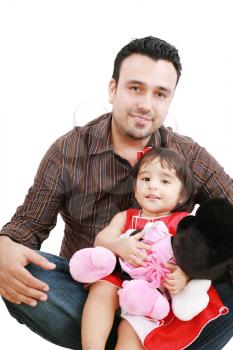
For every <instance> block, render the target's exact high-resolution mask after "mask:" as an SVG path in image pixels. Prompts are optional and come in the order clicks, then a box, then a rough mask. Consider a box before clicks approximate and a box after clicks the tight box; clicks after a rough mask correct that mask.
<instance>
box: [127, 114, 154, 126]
mask: <svg viewBox="0 0 233 350" xmlns="http://www.w3.org/2000/svg"><path fill="white" fill-rule="evenodd" d="M130 115H131V117H133V118H135V120H136V121H137V122H139V123H142V124H143V123H144V124H145V123H146V122H150V121H152V118H151V117H149V116H148V115H145V114H135V113H130Z"/></svg>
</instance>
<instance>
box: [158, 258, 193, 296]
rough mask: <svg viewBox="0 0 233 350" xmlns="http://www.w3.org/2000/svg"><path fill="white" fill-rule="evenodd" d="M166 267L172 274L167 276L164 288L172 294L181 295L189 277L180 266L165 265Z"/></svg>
mask: <svg viewBox="0 0 233 350" xmlns="http://www.w3.org/2000/svg"><path fill="white" fill-rule="evenodd" d="M164 266H165V267H166V268H167V269H169V270H171V272H170V273H167V274H166V277H165V278H164V282H163V286H164V287H165V288H167V290H168V291H169V293H170V294H177V293H179V292H180V291H181V290H182V289H183V288H184V287H185V286H186V284H187V282H188V280H189V277H188V276H187V275H186V274H185V273H184V272H183V271H182V270H181V268H180V267H179V266H178V265H175V264H169V263H165V264H164Z"/></svg>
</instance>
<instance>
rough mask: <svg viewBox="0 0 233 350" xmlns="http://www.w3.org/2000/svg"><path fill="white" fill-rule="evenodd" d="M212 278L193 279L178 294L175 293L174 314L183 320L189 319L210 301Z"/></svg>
mask: <svg viewBox="0 0 233 350" xmlns="http://www.w3.org/2000/svg"><path fill="white" fill-rule="evenodd" d="M210 286H211V281H210V280H195V279H194V280H191V281H190V282H188V284H187V286H186V287H185V288H184V289H183V290H182V291H181V292H179V293H178V294H173V295H172V296H171V297H172V309H173V313H174V315H175V316H176V317H177V318H179V319H180V320H182V321H189V320H191V319H192V318H193V317H195V316H196V315H198V314H199V313H200V312H201V311H202V310H204V309H205V308H206V306H207V305H208V303H209V295H208V293H207V292H208V290H209V288H210Z"/></svg>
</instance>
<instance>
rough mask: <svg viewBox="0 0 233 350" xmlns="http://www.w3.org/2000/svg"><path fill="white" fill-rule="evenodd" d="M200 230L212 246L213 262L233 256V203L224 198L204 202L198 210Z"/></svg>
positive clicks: (197, 218)
mask: <svg viewBox="0 0 233 350" xmlns="http://www.w3.org/2000/svg"><path fill="white" fill-rule="evenodd" d="M196 224H197V228H198V230H199V232H200V233H201V235H202V236H203V238H204V239H205V241H206V243H207V244H208V246H209V247H210V248H211V260H213V262H212V263H219V262H222V261H224V260H227V259H229V258H231V257H233V205H232V204H231V203H230V202H229V201H228V200H227V199H224V198H213V199H210V200H208V201H206V202H205V203H203V204H202V205H201V206H200V207H199V208H198V210H197V212H196Z"/></svg>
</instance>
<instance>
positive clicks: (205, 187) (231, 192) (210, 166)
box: [191, 144, 233, 204]
mask: <svg viewBox="0 0 233 350" xmlns="http://www.w3.org/2000/svg"><path fill="white" fill-rule="evenodd" d="M191 168H192V171H193V175H194V179H195V182H196V184H197V192H196V195H195V202H196V203H198V204H201V203H203V202H204V201H205V200H207V199H211V198H216V197H221V198H227V199H228V200H229V201H230V202H231V203H233V180H232V178H231V177H230V176H229V175H227V174H226V172H225V171H224V169H223V167H222V166H221V165H220V164H219V163H218V162H217V161H216V159H215V158H214V157H213V156H211V155H210V154H209V153H208V152H207V151H206V149H205V148H203V147H201V146H199V145H198V144H196V150H195V152H194V157H193V160H192V164H191Z"/></svg>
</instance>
